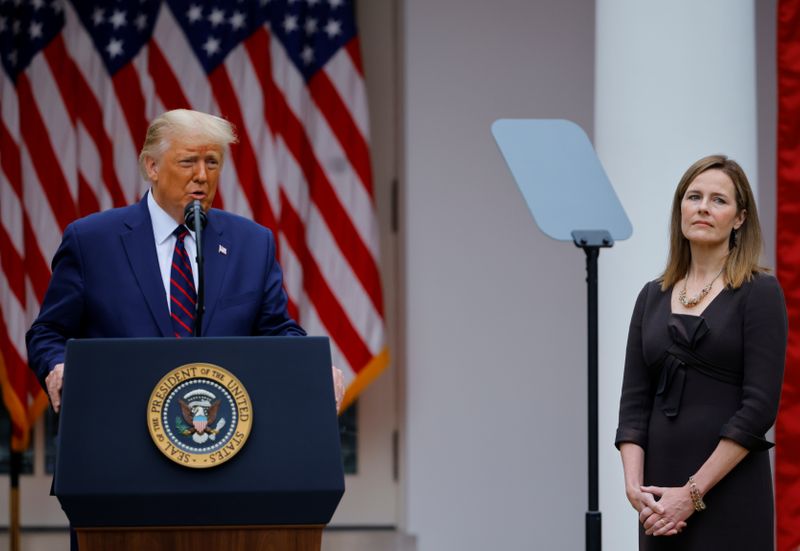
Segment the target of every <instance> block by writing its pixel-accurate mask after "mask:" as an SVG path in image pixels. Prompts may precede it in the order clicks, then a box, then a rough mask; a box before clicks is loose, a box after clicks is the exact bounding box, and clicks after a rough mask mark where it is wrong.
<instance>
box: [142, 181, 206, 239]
mask: <svg viewBox="0 0 800 551" xmlns="http://www.w3.org/2000/svg"><path fill="white" fill-rule="evenodd" d="M147 210H148V211H150V220H151V221H152V223H153V236H154V237H155V239H156V244H157V245H161V244H162V243H164V241H166V240H167V239H169V238H170V237H171V236H172V232H174V231H175V228H176V227H177V226H178V224H177V223H176V222H175V220H174V219H173V218H172V216H170V215H169V214H167V211H165V210H164V209H162V208H161V206H160V205H159V204H158V203H156V200H155V198H153V190H152V188H151V189H150V190H149V191H148V192H147ZM187 229H188V228H187ZM189 235H191V237H192V239H194V232H192V231H191V230H189Z"/></svg>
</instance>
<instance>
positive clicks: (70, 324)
mask: <svg viewBox="0 0 800 551" xmlns="http://www.w3.org/2000/svg"><path fill="white" fill-rule="evenodd" d="M52 270H53V275H52V277H51V278H50V284H49V285H48V287H47V292H46V293H45V296H44V300H43V301H42V308H41V310H40V311H39V315H38V316H37V317H36V320H35V321H34V322H33V325H32V326H31V328H30V329H29V330H28V332H27V334H26V335H25V340H26V343H27V347H28V366H29V367H30V368H31V369H32V370H33V371H34V373H36V378H37V379H38V380H39V384H41V385H42V388H44V389H45V390H46V389H47V386H46V385H45V379H46V378H47V376H48V375H49V374H50V371H52V370H53V367H55V365H56V364H58V363H63V361H64V349H65V348H66V343H67V339H71V338H76V337H79V336H80V334H81V328H82V323H83V312H84V295H83V291H84V285H83V269H82V264H81V252H80V243H79V239H78V235H77V230H76V227H75V225H74V224H70V225H69V226H67V229H66V230H65V231H64V236H63V239H62V241H61V245H60V246H59V247H58V250H57V251H56V254H55V256H54V257H53V263H52Z"/></svg>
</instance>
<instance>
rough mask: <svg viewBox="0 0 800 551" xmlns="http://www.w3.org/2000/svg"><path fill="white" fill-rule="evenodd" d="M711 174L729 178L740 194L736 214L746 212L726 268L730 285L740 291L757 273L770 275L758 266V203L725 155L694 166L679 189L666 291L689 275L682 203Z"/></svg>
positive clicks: (733, 238) (738, 168)
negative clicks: (699, 180)
mask: <svg viewBox="0 0 800 551" xmlns="http://www.w3.org/2000/svg"><path fill="white" fill-rule="evenodd" d="M707 170H721V171H722V172H724V173H725V174H727V175H728V177H729V178H730V179H731V180H732V181H733V187H734V189H735V191H736V212H737V213H740V212H742V211H745V212H746V216H745V219H744V223H743V224H742V225H741V226H740V227H739V229H738V230H734V233H733V234H732V236H731V242H730V243H731V244H730V246H731V249H730V253H729V254H728V258H727V259H726V260H725V267H724V273H725V278H726V279H727V284H728V285H729V286H730V287H732V288H734V289H737V288H739V287H741V286H742V284H743V283H744V282H746V281H750V279H751V278H752V277H753V274H754V273H756V272H764V271H766V268H763V267H762V266H760V265H759V263H758V259H759V257H760V256H761V225H760V224H759V223H758V212H757V210H756V201H755V198H754V197H753V190H752V189H751V188H750V182H748V180H747V176H746V175H745V173H744V170H742V167H741V166H739V163H737V162H736V161H734V160H732V159H729V158H728V157H726V156H725V155H709V156H708V157H703V158H702V159H700V160H699V161H697V162H695V163H694V164H693V165H692V166H690V167H689V168H688V170H686V172H685V173H684V174H683V177H682V178H681V180H680V182H678V187H677V189H675V196H674V197H673V199H672V216H671V218H670V228H669V235H670V237H669V258H668V259H667V267H666V269H665V270H664V274H663V275H662V276H661V289H662V290H663V291H666V290H667V289H669V288H670V287H672V286H673V285H675V284H676V283H677V282H678V281H680V280H681V279H683V277H684V276H685V275H686V274H687V273H688V272H689V265H690V264H691V260H692V251H691V248H690V247H689V240H688V239H686V237H684V235H683V231H682V230H681V202H682V201H683V196H684V195H685V194H686V189H687V188H688V187H689V184H691V183H692V181H694V179H695V178H697V176H699V175H700V174H701V173H703V172H705V171H707Z"/></svg>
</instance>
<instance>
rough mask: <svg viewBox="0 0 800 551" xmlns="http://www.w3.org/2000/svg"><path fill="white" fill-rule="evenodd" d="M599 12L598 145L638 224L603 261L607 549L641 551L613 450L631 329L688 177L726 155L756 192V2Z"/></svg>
mask: <svg viewBox="0 0 800 551" xmlns="http://www.w3.org/2000/svg"><path fill="white" fill-rule="evenodd" d="M596 7H597V11H596V17H597V19H596V25H597V27H596V29H597V32H596V75H595V79H596V81H595V82H596V84H595V86H596V87H595V92H596V95H595V143H596V146H597V150H598V153H599V155H600V159H601V161H602V162H603V165H604V166H605V169H606V171H607V173H608V176H609V178H610V179H611V182H612V183H613V184H614V187H615V189H616V191H617V193H618V195H619V197H620V199H621V201H622V203H623V205H624V207H625V209H626V210H627V212H628V216H629V217H630V219H631V222H632V223H633V227H634V234H633V237H632V238H631V239H629V240H628V241H624V242H619V243H617V244H616V245H615V246H614V248H613V249H612V250H610V251H603V253H601V255H600V262H599V266H600V271H599V278H600V284H599V293H600V302H599V311H600V317H599V325H600V335H599V337H600V350H599V361H600V438H601V446H600V508H601V511H602V513H603V548H604V549H635V548H636V543H635V542H636V538H637V524H636V517H635V514H634V512H633V510H632V509H631V507H630V505H629V504H628V503H627V500H626V499H625V495H624V487H623V486H624V485H623V478H622V468H621V462H620V460H619V454H618V453H617V452H616V450H615V449H614V448H613V446H612V442H613V439H614V433H615V430H616V426H617V411H618V406H619V393H620V387H621V384H622V370H623V362H624V357H625V340H626V335H627V328H628V323H629V321H630V315H631V311H632V309H633V304H634V301H635V299H636V296H637V294H638V293H639V290H640V289H641V287H642V285H643V284H644V283H645V282H646V281H648V280H651V279H655V278H656V277H657V276H658V275H659V274H660V273H661V271H662V270H663V268H664V264H665V262H666V256H667V247H668V220H669V209H670V207H671V200H672V194H673V192H674V190H675V187H676V185H677V182H678V180H679V179H680V177H681V175H682V174H683V172H684V171H685V169H686V168H688V166H689V165H690V164H692V163H693V162H694V161H695V160H697V159H699V158H700V157H702V156H704V155H708V154H712V153H725V154H727V155H729V156H730V157H732V158H734V159H736V160H737V161H739V163H740V164H741V165H742V167H743V168H744V169H745V171H746V172H747V174H748V176H749V177H750V178H751V183H752V184H753V185H754V186H755V185H756V182H755V178H756V176H757V174H758V171H757V166H756V155H757V150H756V100H755V90H756V81H755V38H754V33H755V22H754V4H753V1H752V0H704V1H702V2H697V1H696V0H674V1H671V2H655V1H649V0H648V1H642V0H597V4H596ZM676 453H680V450H676Z"/></svg>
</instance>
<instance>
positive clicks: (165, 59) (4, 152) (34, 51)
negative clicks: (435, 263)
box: [0, 0, 388, 447]
mask: <svg viewBox="0 0 800 551" xmlns="http://www.w3.org/2000/svg"><path fill="white" fill-rule="evenodd" d="M17 4H19V5H17ZM0 63H1V64H2V71H0V114H1V115H2V117H1V118H0V214H1V215H2V216H0V253H2V258H1V259H0V351H1V352H2V360H3V361H2V363H0V380H2V382H3V394H4V398H5V402H6V405H7V407H8V409H9V411H10V412H11V416H12V420H13V423H14V435H15V437H16V438H17V439H16V440H15V442H16V444H17V445H18V446H19V447H22V446H24V445H27V430H28V427H29V426H30V424H31V422H32V421H33V420H34V419H35V417H36V416H37V415H38V413H40V412H41V411H42V410H43V409H44V407H45V406H46V398H45V397H44V395H43V394H42V393H41V391H40V390H39V387H38V384H37V383H36V381H35V379H34V378H33V377H32V375H31V374H30V373H29V371H28V370H27V368H26V366H25V362H26V353H25V341H24V335H25V330H26V329H27V327H28V326H29V325H30V323H31V322H32V320H33V318H34V317H35V316H36V314H37V313H38V309H39V304H40V303H41V300H42V297H43V295H44V292H45V289H46V287H47V282H48V280H49V275H50V272H49V267H48V263H49V260H50V259H51V258H52V256H53V253H54V252H55V250H56V248H57V247H58V244H59V242H60V237H61V232H62V231H63V230H64V228H65V227H66V225H67V224H68V223H69V222H71V221H72V220H74V219H75V218H76V217H78V216H82V215H85V214H88V213H91V212H93V211H96V210H101V209H106V208H111V207H117V206H123V205H126V204H130V203H132V202H135V201H137V200H138V199H139V198H140V197H141V195H142V194H143V193H144V191H145V190H146V188H147V186H146V184H145V182H143V181H142V178H141V176H140V175H139V173H138V167H137V157H138V152H139V149H140V147H141V144H142V141H143V139H144V135H145V130H146V128H147V124H148V121H149V120H151V119H152V118H154V117H155V116H157V115H158V114H159V113H161V112H163V111H164V110H167V109H175V108H191V109H197V110H201V111H206V112H209V113H214V114H218V115H221V116H223V117H225V118H227V119H228V120H230V121H231V122H232V123H233V124H234V125H235V126H236V128H237V131H238V135H239V144H237V145H234V146H232V148H231V150H230V151H229V153H228V155H227V159H228V160H227V163H226V164H227V165H228V166H227V167H226V170H225V171H224V173H223V176H222V181H221V183H220V188H219V192H218V195H217V199H216V202H215V206H217V207H220V208H225V209H226V210H228V211H231V212H235V213H237V214H241V215H243V216H247V217H250V218H252V219H254V220H256V221H257V222H259V223H261V224H264V225H266V226H268V227H270V228H271V229H272V230H273V231H274V233H275V235H276V238H277V240H278V251H279V260H280V262H281V265H282V267H283V269H284V278H285V287H286V291H287V293H288V295H289V300H290V305H289V307H290V311H291V313H292V314H293V315H294V316H295V317H296V318H297V319H298V321H299V322H300V323H301V324H302V325H303V327H305V328H306V330H307V331H308V332H309V334H316V335H327V336H329V337H330V339H331V348H332V353H333V360H334V364H335V365H336V366H337V367H339V368H341V369H342V370H343V371H344V372H345V380H346V382H347V386H348V391H347V395H346V397H345V406H346V405H349V404H350V403H352V401H353V399H355V397H356V396H357V395H358V394H359V392H360V391H361V390H363V388H365V387H366V385H367V384H368V383H369V382H370V381H371V380H373V379H374V378H375V377H376V376H377V375H378V374H379V373H380V372H381V371H382V369H383V368H384V367H385V366H386V365H387V363H388V352H387V350H386V346H385V342H386V340H385V333H384V331H385V326H384V318H383V299H382V292H381V283H380V273H379V269H378V265H379V250H378V249H379V239H378V227H377V221H376V212H375V201H374V196H373V188H372V176H371V168H370V157H369V145H368V143H369V133H368V127H369V124H368V119H367V105H366V94H365V87H364V75H363V69H362V64H361V59H360V55H359V42H358V36H357V33H356V28H355V21H354V14H353V6H352V3H351V1H350V0H304V1H297V0H245V1H240V2H225V1H222V0H220V1H204V2H199V1H196V0H195V1H192V0H168V1H159V0H130V1H120V0H95V1H87V0H81V1H78V0H72V1H66V0H35V1H32V2H25V3H17V2H0Z"/></svg>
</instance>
